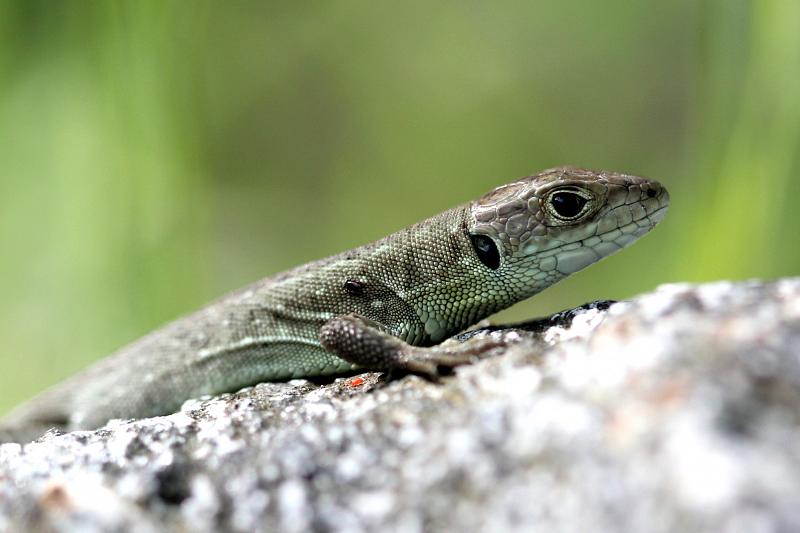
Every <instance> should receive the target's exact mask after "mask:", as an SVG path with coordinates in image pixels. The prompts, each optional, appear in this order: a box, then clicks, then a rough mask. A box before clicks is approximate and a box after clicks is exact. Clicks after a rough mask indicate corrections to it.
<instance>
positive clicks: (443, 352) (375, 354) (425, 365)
mask: <svg viewBox="0 0 800 533" xmlns="http://www.w3.org/2000/svg"><path fill="white" fill-rule="evenodd" d="M613 303H615V302H614V301H611V300H598V301H595V302H591V303H587V304H584V305H581V306H578V307H575V308H573V309H566V310H564V311H560V312H558V313H555V314H553V315H550V316H549V317H545V318H539V319H535V320H530V321H526V322H521V323H518V324H507V325H500V326H488V327H484V328H478V329H475V330H471V331H467V332H464V333H461V334H459V335H456V336H454V337H452V338H451V339H450V341H449V342H445V344H443V345H437V346H433V347H430V348H422V347H419V346H412V345H410V344H408V343H406V342H404V341H403V340H401V339H399V338H397V337H395V336H394V335H391V334H390V333H388V332H387V331H386V328H385V327H384V326H383V325H382V324H380V323H379V322H375V321H374V320H370V319H368V318H365V317H363V316H361V315H357V314H348V315H343V316H339V317H336V318H334V319H332V320H329V321H328V322H327V323H325V325H324V326H323V327H322V329H321V330H320V343H321V344H322V346H323V348H325V349H326V350H328V351H330V352H332V353H334V354H335V355H337V356H338V357H340V358H342V359H344V360H346V361H349V362H351V363H355V364H356V365H358V366H360V367H364V368H368V369H373V370H388V371H391V370H401V371H404V372H411V373H414V374H419V375H421V376H423V377H426V378H428V379H433V380H435V379H438V378H439V377H440V376H441V375H442V374H444V373H448V372H449V371H450V370H451V369H452V368H454V367H456V366H460V365H464V364H469V363H473V362H475V361H476V360H478V359H480V358H482V357H486V356H488V355H491V353H492V352H493V351H494V350H495V349H496V348H503V347H506V346H507V345H508V344H509V338H508V337H506V336H503V335H497V336H495V335H493V334H494V333H504V332H516V333H517V334H518V335H522V336H526V337H528V338H531V339H536V338H540V337H541V335H542V334H543V333H544V332H545V331H546V330H547V329H549V328H551V327H554V326H560V327H569V325H570V324H571V323H572V320H573V319H574V318H575V317H576V316H577V315H579V314H582V313H585V312H587V311H594V310H598V311H605V310H606V309H608V308H609V307H610V306H611V305H612V304H613Z"/></svg>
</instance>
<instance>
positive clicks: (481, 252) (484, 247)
mask: <svg viewBox="0 0 800 533" xmlns="http://www.w3.org/2000/svg"><path fill="white" fill-rule="evenodd" d="M469 238H470V240H471V241H472V247H473V248H474V249H475V253H476V254H477V255H478V259H480V260H481V263H483V264H484V265H486V266H487V267H488V268H491V269H492V270H497V269H498V268H499V267H500V252H499V251H497V245H496V244H495V243H494V241H493V240H492V239H491V238H489V237H487V236H486V235H470V236H469Z"/></svg>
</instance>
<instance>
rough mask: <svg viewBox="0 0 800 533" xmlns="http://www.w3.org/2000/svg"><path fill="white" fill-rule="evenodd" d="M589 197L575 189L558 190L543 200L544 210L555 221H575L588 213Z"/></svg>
mask: <svg viewBox="0 0 800 533" xmlns="http://www.w3.org/2000/svg"><path fill="white" fill-rule="evenodd" d="M590 199H591V196H588V195H587V194H586V193H584V192H582V191H579V190H577V189H558V190H556V191H553V192H552V193H550V195H549V196H548V197H547V199H546V200H545V208H546V209H547V212H548V213H550V214H551V215H552V216H553V217H554V218H556V219H557V220H562V221H570V220H575V219H576V218H578V217H579V216H581V215H582V214H584V213H585V212H586V211H588V209H589V207H590V204H589V200H590Z"/></svg>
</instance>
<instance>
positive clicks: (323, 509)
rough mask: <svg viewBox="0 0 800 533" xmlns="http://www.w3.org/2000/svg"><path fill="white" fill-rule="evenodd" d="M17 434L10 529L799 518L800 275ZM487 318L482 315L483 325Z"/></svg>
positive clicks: (679, 523) (764, 527)
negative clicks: (140, 416)
mask: <svg viewBox="0 0 800 533" xmlns="http://www.w3.org/2000/svg"><path fill="white" fill-rule="evenodd" d="M492 335H503V339H504V341H505V343H506V346H505V348H504V349H503V350H501V351H503V352H504V353H502V354H501V355H499V356H496V357H495V356H493V357H488V358H486V359H483V360H481V361H480V362H478V363H476V364H474V365H471V366H468V367H462V368H460V369H458V371H457V372H456V374H455V375H454V376H452V377H449V378H446V379H444V380H443V381H442V382H440V383H430V382H427V381H424V380H422V379H420V378H417V377H415V376H406V377H403V378H401V379H398V380H394V381H389V382H387V381H386V380H385V379H384V378H383V377H382V376H381V375H380V374H375V373H368V374H362V375H359V376H355V377H348V378H343V379H339V380H337V381H335V382H333V383H327V384H314V383H311V382H308V381H292V382H289V383H272V384H262V385H259V386H257V387H254V388H251V389H246V390H243V391H241V392H239V393H236V394H232V395H227V396H223V397H218V398H213V399H208V400H201V401H193V402H189V403H187V404H186V405H185V406H184V408H183V410H182V411H181V412H180V413H177V414H174V415H171V416H166V417H159V418H152V419H147V420H139V421H133V422H122V421H119V422H113V423H111V424H109V425H108V426H106V427H105V428H102V429H100V430H97V431H91V432H75V433H69V434H64V435H55V434H49V435H46V436H45V437H43V438H42V439H40V440H39V441H37V442H34V443H30V444H26V445H22V446H20V445H18V444H5V445H2V446H0V530H8V531H25V530H31V529H33V530H43V531H51V530H54V531H78V530H80V531H83V530H90V531H164V530H175V531H214V530H229V531H309V530H315V531H348V532H358V531H408V532H416V531H513V530H525V531H546V532H554V531H574V532H584V531H615V532H616V531H623V532H626V531H627V532H637V533H642V532H667V531H709V532H710V531H714V532H717V531H726V532H739V531H741V532H783V531H787V532H788V531H800V278H798V279H786V280H781V281H778V282H773V283H762V282H744V283H728V282H720V283H713V284H708V285H700V286H691V285H666V286H663V287H661V288H659V289H658V290H657V291H656V292H654V293H651V294H646V295H643V296H640V297H638V298H636V299H634V300H633V301H631V302H626V303H620V304H616V305H614V306H612V307H611V308H610V310H609V311H607V312H603V311H597V310H592V311H587V312H585V313H581V314H579V315H578V316H577V317H576V318H575V319H574V320H573V321H572V324H571V325H570V327H568V328H561V327H553V328H550V329H548V330H547V331H546V332H545V333H544V334H543V335H538V336H531V335H528V334H523V333H521V332H516V331H512V332H505V333H492ZM478 337H479V336H478Z"/></svg>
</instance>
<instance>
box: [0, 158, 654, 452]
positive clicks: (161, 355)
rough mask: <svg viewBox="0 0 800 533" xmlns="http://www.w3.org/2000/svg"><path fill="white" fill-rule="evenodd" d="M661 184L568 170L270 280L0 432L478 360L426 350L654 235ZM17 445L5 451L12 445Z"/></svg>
mask: <svg viewBox="0 0 800 533" xmlns="http://www.w3.org/2000/svg"><path fill="white" fill-rule="evenodd" d="M668 203H669V196H668V194H667V192H666V190H665V189H664V188H663V187H662V186H661V185H660V184H659V183H657V182H655V181H652V180H648V179H644V178H638V177H635V176H628V175H624V174H618V173H613V172H595V171H590V170H584V169H577V168H566V167H564V168H556V169H550V170H546V171H544V172H541V173H539V174H537V175H534V176H529V177H526V178H522V179H520V180H518V181H516V182H513V183H511V184H508V185H504V186H501V187H498V188H496V189H494V190H493V191H491V192H489V193H488V194H486V195H484V196H482V197H481V198H479V199H478V200H476V201H474V202H470V203H467V204H464V205H461V206H458V207H455V208H453V209H450V210H447V211H445V212H443V213H441V214H439V215H436V216H434V217H431V218H429V219H427V220H425V221H423V222H420V223H417V224H414V225H412V226H409V227H407V228H405V229H403V230H401V231H398V232H397V233H394V234H392V235H389V236H388V237H385V238H383V239H381V240H379V241H376V242H374V243H371V244H367V245H365V246H361V247H358V248H354V249H352V250H349V251H346V252H343V253H341V254H338V255H335V256H332V257H329V258H326V259H321V260H318V261H315V262H311V263H308V264H306V265H303V266H300V267H298V268H295V269H293V270H289V271H287V272H284V273H282V274H278V275H276V276H274V277H271V278H266V279H264V280H261V281H258V282H256V283H254V284H252V285H250V286H248V287H245V288H243V289H240V290H238V291H235V292H233V293H230V294H228V295H227V296H224V297H222V298H221V299H219V300H217V301H216V302H213V303H211V304H209V305H208V306H207V307H205V308H203V309H201V310H199V311H197V312H195V313H193V314H190V315H188V316H185V317H183V318H180V319H178V320H176V321H175V322H172V323H171V324H168V325H166V326H165V327H163V328H161V329H159V330H157V331H155V332H153V333H150V334H149V335H147V336H145V337H143V338H141V339H139V340H137V341H135V342H133V343H132V344H130V345H128V346H126V347H123V348H121V349H120V350H118V351H117V352H115V353H114V354H112V355H110V356H109V357H108V358H106V359H104V360H101V361H100V362H98V363H96V364H94V365H93V366H90V367H89V368H88V369H86V370H84V371H83V372H81V373H78V374H76V375H75V376H73V377H72V378H69V379H67V380H66V381H64V382H62V383H61V384H58V385H56V386H54V387H53V388H51V389H49V390H47V391H45V392H44V393H42V394H40V395H39V396H37V397H35V398H34V399H32V400H30V401H29V402H27V403H25V404H23V405H21V406H20V407H18V408H17V409H16V410H14V411H12V412H11V413H10V414H9V415H7V416H6V417H5V418H4V419H2V420H0V433H2V432H4V431H5V432H6V433H7V434H8V433H10V434H16V435H24V436H25V437H27V438H30V437H31V436H35V434H36V433H37V432H41V431H42V430H44V429H47V428H48V427H51V426H56V427H59V428H62V429H67V430H73V429H92V428H96V427H99V426H101V425H102V424H104V423H105V422H106V421H108V420H109V419H112V418H138V417H146V416H154V415H161V414H167V413H170V412H173V411H176V410H177V409H178V408H179V407H180V405H181V404H182V403H183V402H184V401H185V400H187V399H190V398H193V397H197V396H201V395H205V394H217V393H222V392H231V391H235V390H237V389H239V388H241V387H245V386H248V385H253V384H255V383H258V382H260V381H273V380H284V379H290V378H297V377H312V376H320V375H329V374H337V373H342V372H346V371H349V370H352V369H356V368H375V369H384V370H385V369H392V368H402V369H405V370H410V371H414V372H420V373H424V374H428V375H435V374H436V369H437V367H438V366H439V365H443V366H449V365H455V364H461V363H463V362H467V360H468V358H465V357H462V356H457V355H455V356H453V357H450V358H448V357H441V356H431V355H429V354H427V353H426V352H425V348H412V347H426V346H432V345H434V344H437V343H439V342H441V341H442V340H444V339H446V338H448V337H450V336H452V335H454V334H456V333H458V332H460V331H462V330H464V329H465V328H467V327H468V326H470V325H472V324H475V323H476V322H478V321H480V320H481V319H483V318H485V317H487V316H489V315H491V314H493V313H495V312H497V311H500V310H502V309H505V308H507V307H509V306H511V305H512V304H514V303H516V302H518V301H520V300H523V299H525V298H528V297H529V296H532V295H533V294H536V293H538V292H540V291H541V290H543V289H545V288H547V287H548V286H550V285H552V284H553V283H555V282H557V281H558V280H560V279H562V278H563V277H565V276H567V275H569V274H571V273H573V272H576V271H578V270H580V269H582V268H584V267H586V266H588V265H589V264H591V263H593V262H595V261H597V260H599V259H601V258H603V257H606V256H608V255H610V254H611V253H614V252H615V251H617V250H620V249H622V248H624V247H625V246H627V245H629V244H631V243H632V242H633V241H635V240H636V239H638V238H639V237H641V236H642V235H644V234H645V233H647V232H648V231H649V230H650V229H652V228H653V227H654V226H655V225H656V224H657V223H658V221H660V219H661V218H662V217H663V215H664V213H665V212H666V208H667V205H668ZM0 440H2V439H0Z"/></svg>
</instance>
